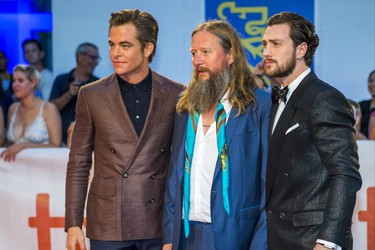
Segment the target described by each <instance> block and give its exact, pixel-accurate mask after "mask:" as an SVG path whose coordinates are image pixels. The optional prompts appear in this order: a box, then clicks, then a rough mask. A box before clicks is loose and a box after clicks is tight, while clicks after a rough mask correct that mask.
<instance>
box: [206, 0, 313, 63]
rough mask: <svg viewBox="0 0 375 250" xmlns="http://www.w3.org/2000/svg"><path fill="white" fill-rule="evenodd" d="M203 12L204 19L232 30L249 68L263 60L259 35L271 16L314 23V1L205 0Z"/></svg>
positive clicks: (260, 35)
mask: <svg viewBox="0 0 375 250" xmlns="http://www.w3.org/2000/svg"><path fill="white" fill-rule="evenodd" d="M205 9H206V13H205V14H206V15H205V17H206V20H210V19H217V20H226V21H228V22H229V23H230V24H231V25H233V26H234V27H235V28H236V30H237V32H238V33H240V35H241V36H242V37H241V38H242V44H243V46H244V48H245V51H246V53H247V54H248V60H249V64H250V65H251V66H252V67H255V65H256V64H257V63H258V62H260V61H261V60H262V59H263V51H262V50H263V46H262V39H263V34H264V30H265V28H266V23H267V20H268V18H269V17H271V16H272V15H273V14H276V13H279V12H282V11H290V12H295V13H298V14H300V15H302V16H304V17H305V18H306V19H308V20H310V21H311V22H313V23H314V0H304V1H300V0H288V1H272V0H252V1H245V0H237V1H224V0H216V1H212V0H206V5H205Z"/></svg>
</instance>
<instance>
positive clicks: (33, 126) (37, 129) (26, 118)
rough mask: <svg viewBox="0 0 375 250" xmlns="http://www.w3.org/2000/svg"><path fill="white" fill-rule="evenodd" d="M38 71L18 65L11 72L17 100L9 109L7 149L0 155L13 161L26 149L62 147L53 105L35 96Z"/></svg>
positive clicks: (58, 119)
mask: <svg viewBox="0 0 375 250" xmlns="http://www.w3.org/2000/svg"><path fill="white" fill-rule="evenodd" d="M38 81H39V73H38V71H37V70H36V69H35V68H33V67H32V66H29V65H20V64H19V65H17V66H16V67H15V68H14V70H13V82H12V88H13V92H14V96H15V97H16V98H17V100H19V101H18V102H15V103H13V104H12V105H11V106H10V107H9V112H8V129H7V134H6V142H7V145H9V147H8V148H7V149H6V150H4V151H3V152H2V153H1V154H0V156H1V157H2V158H3V159H4V160H5V161H14V159H15V157H16V155H17V153H19V152H20V151H21V150H23V149H25V148H45V147H60V146H61V117H60V114H59V112H58V110H57V108H56V107H55V105H53V104H52V103H49V102H45V101H43V100H41V99H39V98H38V97H37V96H36V95H35V89H36V86H37V83H38Z"/></svg>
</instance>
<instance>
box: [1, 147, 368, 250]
mask: <svg viewBox="0 0 375 250" xmlns="http://www.w3.org/2000/svg"><path fill="white" fill-rule="evenodd" d="M358 146H359V157H360V164H361V169H360V171H361V174H362V178H363V186H362V189H361V190H360V192H358V195H357V204H356V207H355V212H354V215H353V222H354V224H353V227H352V228H353V238H354V249H355V250H364V249H368V250H374V249H375V245H374V242H375V237H374V232H375V180H374V178H375V177H374V169H375V153H374V152H375V141H359V142H358ZM2 150H3V149H0V151H2ZM68 153H69V152H68V149H64V148H58V149H52V148H51V149H26V150H23V151H22V152H21V153H20V154H19V155H17V157H16V161H15V162H12V163H6V162H4V161H3V160H2V159H0V214H1V216H0V249H8V250H19V249H29V250H34V249H35V250H60V249H61V250H62V249H66V248H65V240H66V234H65V232H64V230H63V227H64V209H65V207H64V206H65V205H64V204H65V198H64V197H65V174H66V162H67V160H68Z"/></svg>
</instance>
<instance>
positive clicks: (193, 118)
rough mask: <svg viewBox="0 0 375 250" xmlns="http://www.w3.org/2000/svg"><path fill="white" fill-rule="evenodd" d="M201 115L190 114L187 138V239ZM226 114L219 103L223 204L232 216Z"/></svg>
mask: <svg viewBox="0 0 375 250" xmlns="http://www.w3.org/2000/svg"><path fill="white" fill-rule="evenodd" d="M199 116H200V114H199V113H198V112H194V113H189V117H188V121H187V128H186V138H185V171H184V184H183V185H184V201H183V205H184V229H185V237H186V238H187V237H188V236H189V232H190V226H189V205H190V172H191V164H192V160H193V152H194V144H195V137H196V132H197V127H198V119H199ZM226 118H227V117H226V112H225V109H224V106H223V104H222V103H220V102H219V104H218V106H217V108H216V114H215V121H216V138H217V148H218V156H219V159H220V164H221V172H222V179H223V183H222V184H223V203H224V208H225V211H226V212H227V214H228V215H229V214H230V206H229V197H228V187H229V161H228V148H227V144H226V136H225V122H226Z"/></svg>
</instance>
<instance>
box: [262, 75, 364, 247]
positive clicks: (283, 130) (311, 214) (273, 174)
mask: <svg viewBox="0 0 375 250" xmlns="http://www.w3.org/2000/svg"><path fill="white" fill-rule="evenodd" d="M277 106H278V104H274V105H273V108H272V112H271V119H270V127H269V154H268V165H267V179H266V209H267V220H268V221H267V222H268V249H270V250H272V249H299V250H300V249H310V250H311V249H313V247H314V245H315V242H316V240H317V239H322V240H326V241H330V242H333V243H336V244H338V245H340V246H341V247H343V248H351V247H350V246H351V245H352V241H351V229H350V228H351V219H352V213H353V209H354V205H355V201H356V192H357V191H358V190H359V189H360V187H361V183H362V181H361V177H360V174H359V171H358V169H359V164H358V155H357V145H356V141H355V131H354V129H353V124H354V119H353V115H352V112H351V107H350V105H349V104H348V103H347V101H346V98H345V97H344V96H343V95H342V94H341V93H340V92H339V91H338V90H336V89H334V88H333V87H331V86H330V85H328V84H326V83H324V82H322V81H321V80H319V79H318V78H317V76H316V75H315V74H314V73H313V72H311V73H309V74H308V75H307V76H306V77H305V78H304V79H303V80H302V82H301V83H300V85H299V86H298V87H297V88H296V89H295V91H294V92H293V94H292V96H291V97H290V100H289V101H288V103H287V105H286V107H285V109H284V111H283V113H282V115H281V117H280V119H279V121H278V123H277V125H276V127H275V130H274V133H273V135H271V128H272V126H273V122H274V118H275V113H276V110H277ZM293 126H294V129H292V130H290V129H289V128H292V127H293ZM288 130H289V131H288ZM287 132H288V133H287Z"/></svg>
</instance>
